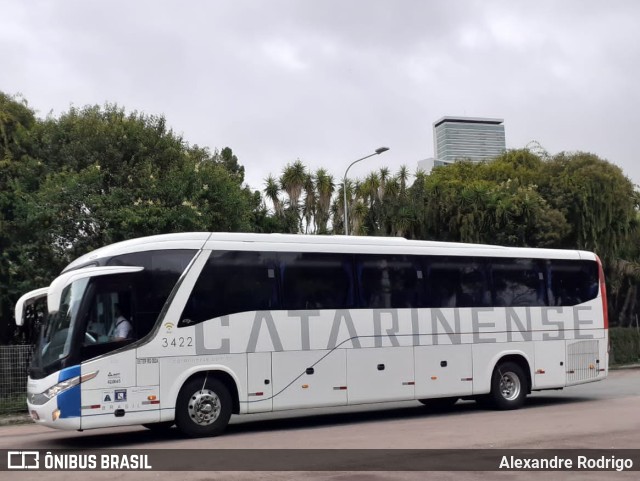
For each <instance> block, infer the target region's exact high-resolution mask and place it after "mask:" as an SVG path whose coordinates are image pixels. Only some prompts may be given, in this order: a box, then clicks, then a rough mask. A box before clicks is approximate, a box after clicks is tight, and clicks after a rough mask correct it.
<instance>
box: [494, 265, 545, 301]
mask: <svg viewBox="0 0 640 481" xmlns="http://www.w3.org/2000/svg"><path fill="white" fill-rule="evenodd" d="M543 273H544V269H543V264H542V261H539V260H537V259H494V260H493V261H492V263H491V274H492V279H493V290H494V296H495V305H496V306H497V307H523V306H544V305H546V304H547V300H546V297H547V296H546V286H545V283H544V274H543Z"/></svg>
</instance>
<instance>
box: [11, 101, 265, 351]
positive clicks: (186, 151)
mask: <svg viewBox="0 0 640 481" xmlns="http://www.w3.org/2000/svg"><path fill="white" fill-rule="evenodd" d="M0 102H1V103H0V115H1V117H0V137H1V138H2V142H1V144H0V145H1V147H0V187H1V188H0V208H1V209H0V248H1V253H2V254H1V257H0V286H1V291H0V320H1V322H2V327H4V329H0V343H1V342H3V341H5V342H6V341H7V336H8V332H9V331H10V329H9V326H10V325H11V324H12V317H13V316H12V309H13V304H14V302H15V300H16V299H17V298H18V297H19V296H20V295H21V294H22V293H24V292H26V291H29V290H31V289H34V288H36V287H39V286H43V285H47V284H48V283H50V282H51V280H52V279H53V278H54V277H55V276H56V275H57V273H59V271H60V270H61V268H62V267H63V266H64V265H65V264H67V263H68V262H70V261H71V260H72V259H73V258H75V257H77V256H78V255H81V254H83V253H86V252H87V251H90V250H92V249H95V248H98V247H101V246H103V245H106V244H109V243H112V242H117V241H120V240H124V239H128V238H133V237H139V236H145V235H152V234H161V233H168V232H177V231H252V230H261V227H260V226H261V225H262V223H264V222H265V220H264V219H266V211H265V209H264V208H263V207H262V206H261V202H262V201H261V197H260V194H259V193H258V192H251V191H250V190H249V189H248V188H247V187H246V186H243V180H244V168H243V167H242V166H240V165H239V163H238V159H237V158H236V157H235V156H234V155H233V152H232V151H231V149H229V148H225V149H223V150H222V151H220V152H218V151H215V152H213V153H211V152H209V151H208V150H207V149H203V148H199V147H198V146H189V145H188V144H187V143H186V142H185V141H184V140H183V139H182V138H180V137H179V136H177V135H176V134H174V133H173V132H172V131H171V130H170V129H168V128H167V127H166V122H165V119H164V118H163V117H153V116H146V115H144V114H139V113H136V112H134V113H130V114H126V113H125V111H124V109H122V108H120V107H118V106H116V105H107V106H105V107H103V108H101V107H87V108H83V109H75V108H71V109H70V110H69V111H68V112H66V113H64V114H63V115H61V116H59V117H57V118H53V117H50V118H47V119H44V120H39V119H36V118H35V116H34V113H33V112H32V111H31V110H30V109H29V108H28V106H27V104H26V102H24V101H22V100H20V99H15V98H11V97H8V96H6V95H4V94H1V96H0Z"/></svg>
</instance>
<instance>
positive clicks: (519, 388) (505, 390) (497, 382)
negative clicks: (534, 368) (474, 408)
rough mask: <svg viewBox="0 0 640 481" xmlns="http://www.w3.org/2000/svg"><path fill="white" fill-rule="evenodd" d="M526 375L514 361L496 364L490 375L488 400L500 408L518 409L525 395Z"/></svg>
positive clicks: (526, 389) (526, 388)
mask: <svg viewBox="0 0 640 481" xmlns="http://www.w3.org/2000/svg"><path fill="white" fill-rule="evenodd" d="M527 391H528V386H527V376H526V374H525V373H524V371H523V370H522V368H521V367H520V366H519V365H518V364H516V363H515V362H509V361H507V362H503V363H501V364H498V365H497V366H496V368H495V369H494V370H493V375H492V376H491V392H490V393H489V396H488V400H489V401H490V402H491V404H492V405H493V407H494V408H496V409H500V410H509V409H518V408H519V407H521V406H522V404H524V400H525V398H526V397H527Z"/></svg>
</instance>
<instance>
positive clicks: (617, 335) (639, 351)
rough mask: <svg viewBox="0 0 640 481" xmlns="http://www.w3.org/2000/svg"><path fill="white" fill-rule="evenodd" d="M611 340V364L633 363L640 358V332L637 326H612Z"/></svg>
mask: <svg viewBox="0 0 640 481" xmlns="http://www.w3.org/2000/svg"><path fill="white" fill-rule="evenodd" d="M609 341H610V343H611V352H610V353H609V354H610V356H609V364H611V365H620V364H633V363H636V362H638V361H639V360H640V333H639V332H638V330H637V329H636V328H631V327H612V328H610V329H609Z"/></svg>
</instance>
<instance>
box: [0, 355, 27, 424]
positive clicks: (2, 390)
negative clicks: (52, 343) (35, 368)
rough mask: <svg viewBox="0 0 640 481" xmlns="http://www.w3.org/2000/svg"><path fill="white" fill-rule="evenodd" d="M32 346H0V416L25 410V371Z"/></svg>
mask: <svg viewBox="0 0 640 481" xmlns="http://www.w3.org/2000/svg"><path fill="white" fill-rule="evenodd" d="M32 353H33V346H0V414H8V413H17V412H22V411H26V410H27V400H26V398H27V371H28V369H29V362H30V361H31V354H32Z"/></svg>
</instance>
